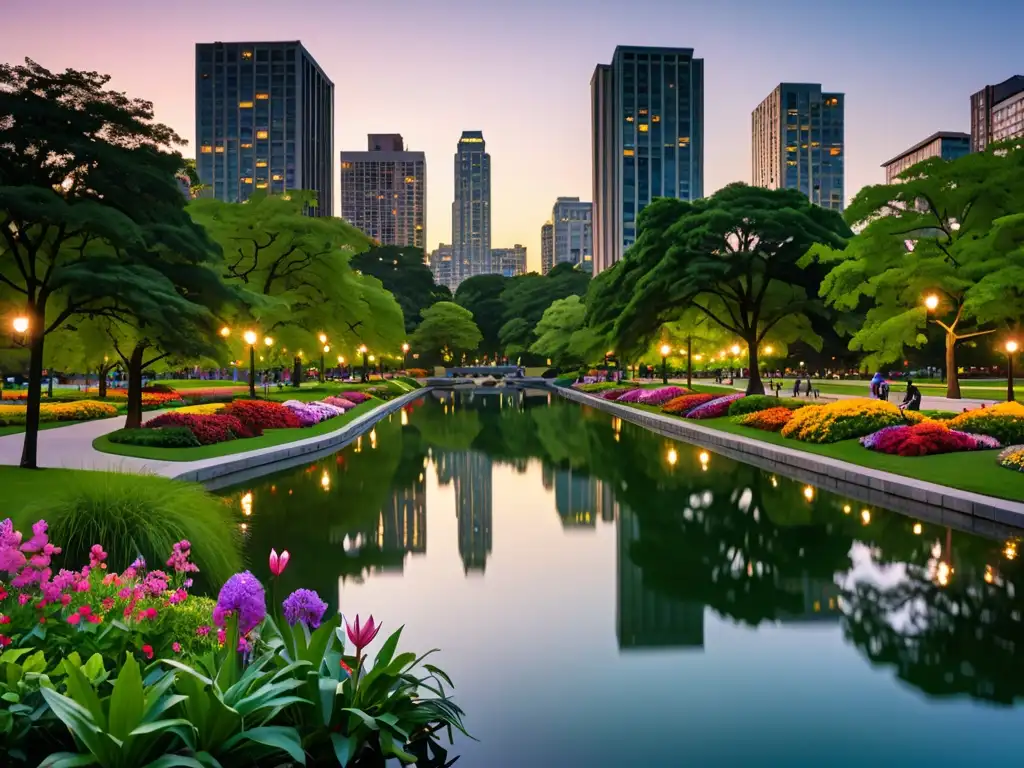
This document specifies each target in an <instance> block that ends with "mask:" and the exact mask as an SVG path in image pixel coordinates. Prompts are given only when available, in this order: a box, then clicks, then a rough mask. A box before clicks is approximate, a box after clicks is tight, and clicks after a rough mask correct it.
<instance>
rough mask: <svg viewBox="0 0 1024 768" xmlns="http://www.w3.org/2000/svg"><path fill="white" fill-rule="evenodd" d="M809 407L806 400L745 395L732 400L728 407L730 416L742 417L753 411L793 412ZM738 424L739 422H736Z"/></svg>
mask: <svg viewBox="0 0 1024 768" xmlns="http://www.w3.org/2000/svg"><path fill="white" fill-rule="evenodd" d="M805 405H809V403H808V402H807V401H806V400H797V399H796V398H795V397H781V398H780V397H773V396H772V395H747V396H746V397H743V398H740V399H739V400H733V401H732V404H731V405H730V406H729V415H730V416H742V415H743V414H745V413H754V412H755V411H766V410H768V409H769V408H786V409H788V410H790V411H795V410H797V409H798V408H803V407H804V406H805ZM737 423H740V422H737Z"/></svg>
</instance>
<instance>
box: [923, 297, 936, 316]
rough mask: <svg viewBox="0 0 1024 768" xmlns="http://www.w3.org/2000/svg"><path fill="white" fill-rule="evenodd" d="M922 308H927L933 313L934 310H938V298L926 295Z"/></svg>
mask: <svg viewBox="0 0 1024 768" xmlns="http://www.w3.org/2000/svg"><path fill="white" fill-rule="evenodd" d="M924 306H925V308H927V310H928V311H929V312H934V311H935V310H936V309H938V306H939V297H938V296H937V295H936V294H934V293H930V294H928V295H927V296H925V297H924Z"/></svg>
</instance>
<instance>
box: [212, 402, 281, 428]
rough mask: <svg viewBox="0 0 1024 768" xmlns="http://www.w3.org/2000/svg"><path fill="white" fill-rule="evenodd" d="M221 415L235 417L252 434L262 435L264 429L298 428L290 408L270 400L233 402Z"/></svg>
mask: <svg viewBox="0 0 1024 768" xmlns="http://www.w3.org/2000/svg"><path fill="white" fill-rule="evenodd" d="M221 413H222V415H224V416H233V417H235V418H236V419H238V420H239V421H240V422H242V424H244V425H245V426H246V427H247V428H248V429H249V431H251V432H252V433H253V434H262V433H263V430H265V429H295V428H296V427H298V426H299V420H298V418H297V417H296V416H295V414H294V413H293V412H292V410H291V408H287V407H286V406H284V405H282V404H281V403H275V402H273V401H272V400H235V401H234V402H233V403H231V405H229V406H228V407H227V408H225V409H224V410H223V411H222V412H221Z"/></svg>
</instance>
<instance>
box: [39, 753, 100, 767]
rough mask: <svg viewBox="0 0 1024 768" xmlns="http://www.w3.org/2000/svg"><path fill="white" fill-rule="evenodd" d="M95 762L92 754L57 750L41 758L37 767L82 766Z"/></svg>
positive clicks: (94, 763)
mask: <svg viewBox="0 0 1024 768" xmlns="http://www.w3.org/2000/svg"><path fill="white" fill-rule="evenodd" d="M96 764H97V763H96V758H95V757H93V756H92V755H78V754H75V753H74V752H57V753H56V754H53V755H50V756H49V757H48V758H46V759H45V760H43V762H41V763H40V764H39V768H83V766H87V765H96Z"/></svg>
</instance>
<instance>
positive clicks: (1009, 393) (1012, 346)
mask: <svg viewBox="0 0 1024 768" xmlns="http://www.w3.org/2000/svg"><path fill="white" fill-rule="evenodd" d="M1016 351H1017V342H1016V341H1013V340H1012V339H1011V340H1010V341H1008V342H1006V402H1008V403H1011V402H1013V401H1014V400H1015V398H1014V396H1013V355H1014V353H1015V352H1016Z"/></svg>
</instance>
